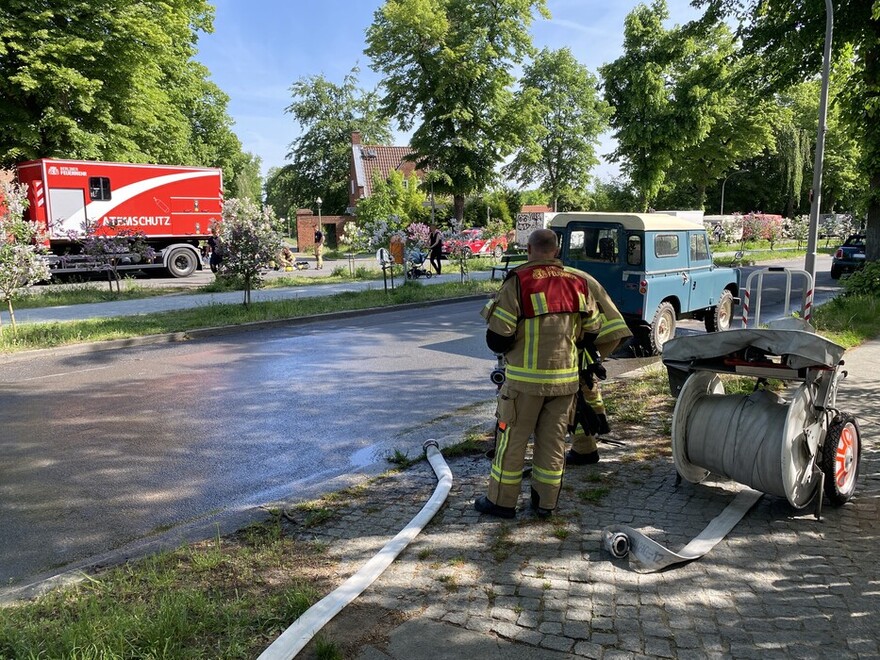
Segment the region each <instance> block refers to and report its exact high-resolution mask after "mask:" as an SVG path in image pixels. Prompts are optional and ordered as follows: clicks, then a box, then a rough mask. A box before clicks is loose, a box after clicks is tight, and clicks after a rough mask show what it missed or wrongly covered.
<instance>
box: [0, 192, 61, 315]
mask: <svg viewBox="0 0 880 660" xmlns="http://www.w3.org/2000/svg"><path fill="white" fill-rule="evenodd" d="M25 208H27V190H26V188H25V186H21V185H17V184H13V183H3V184H2V187H0V297H2V298H3V300H4V301H5V302H6V306H7V308H8V309H9V320H10V323H11V324H12V331H13V332H15V329H16V326H15V311H14V310H13V306H12V300H13V298H14V297H15V294H16V293H17V292H18V291H19V290H20V289H24V288H27V287H30V286H33V285H34V284H36V283H37V282H41V281H44V280H48V279H49V277H50V273H49V266H48V263H47V262H46V260H45V259H43V258H42V256H41V252H42V249H41V247H40V245H41V244H42V236H41V232H40V230H39V229H38V227H37V225H36V224H35V223H32V222H28V221H27V220H25V219H24V210H25ZM2 331H3V322H2V319H0V332H2Z"/></svg>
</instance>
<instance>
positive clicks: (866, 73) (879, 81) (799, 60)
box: [698, 0, 880, 261]
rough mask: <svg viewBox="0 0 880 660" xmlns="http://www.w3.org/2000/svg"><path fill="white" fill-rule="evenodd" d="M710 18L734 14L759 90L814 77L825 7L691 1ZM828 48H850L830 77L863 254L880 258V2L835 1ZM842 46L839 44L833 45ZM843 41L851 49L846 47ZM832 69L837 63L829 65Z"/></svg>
mask: <svg viewBox="0 0 880 660" xmlns="http://www.w3.org/2000/svg"><path fill="white" fill-rule="evenodd" d="M698 4H700V5H702V6H705V7H706V16H707V17H709V18H710V19H713V20H714V18H716V17H719V16H722V15H730V16H734V17H736V18H737V20H739V22H740V24H741V28H740V30H739V34H740V36H741V38H742V40H743V51H744V52H745V53H754V54H756V55H757V56H758V61H760V63H761V69H760V75H761V77H760V81H761V83H762V85H763V87H765V88H767V89H781V88H784V87H785V86H787V85H790V84H792V83H793V82H798V81H802V80H809V79H811V78H815V77H816V76H817V75H818V72H819V71H820V68H821V63H822V56H823V51H824V43H825V19H826V16H825V14H826V12H825V7H824V4H823V3H820V2H814V1H812V0H787V1H785V2H783V1H782V0H698ZM833 44H834V48H835V52H836V53H838V54H839V53H841V52H844V53H846V52H851V53H852V54H853V55H854V61H853V63H852V67H851V68H849V70H848V72H847V73H846V74H845V75H848V79H847V80H846V81H845V82H844V81H838V83H839V84H841V88H842V89H844V90H845V92H844V93H843V94H841V97H840V102H841V105H842V110H843V112H842V115H841V119H842V121H844V122H845V123H846V126H847V129H848V131H849V132H850V133H851V134H852V136H853V137H854V138H855V140H856V141H857V142H858V144H859V145H860V148H861V161H860V163H859V170H860V172H861V173H862V174H863V175H864V176H865V178H866V179H867V180H868V190H867V240H866V257H867V259H868V260H871V261H876V260H880V131H877V130H876V127H877V125H878V122H880V3H878V2H877V0H849V1H848V2H836V3H835V8H834V40H833ZM841 45H843V48H841ZM850 45H851V47H852V50H848V47H849V46H850ZM836 70H837V71H838V72H839V73H840V72H843V69H836Z"/></svg>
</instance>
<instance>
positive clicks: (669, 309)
mask: <svg viewBox="0 0 880 660" xmlns="http://www.w3.org/2000/svg"><path fill="white" fill-rule="evenodd" d="M674 336H675V308H674V307H673V306H672V304H671V303H668V302H662V303H660V304H659V305H658V306H657V311H656V312H655V313H654V320H653V321H651V332H650V337H651V350H652V351H654V354H655V355H659V354H660V353H662V352H663V344H665V343H666V342H667V341H669V340H670V339H672V338H673V337H674Z"/></svg>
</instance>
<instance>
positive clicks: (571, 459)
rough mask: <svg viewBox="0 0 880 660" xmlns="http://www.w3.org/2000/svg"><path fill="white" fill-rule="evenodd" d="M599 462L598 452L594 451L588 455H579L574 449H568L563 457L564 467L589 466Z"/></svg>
mask: <svg viewBox="0 0 880 660" xmlns="http://www.w3.org/2000/svg"><path fill="white" fill-rule="evenodd" d="M598 462H599V450H598V449H595V450H593V451H591V452H590V453H589V454H581V453H580V452H577V451H575V450H574V449H569V450H568V453H567V454H566V455H565V463H566V465H591V464H593V463H598Z"/></svg>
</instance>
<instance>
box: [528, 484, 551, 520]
mask: <svg viewBox="0 0 880 660" xmlns="http://www.w3.org/2000/svg"><path fill="white" fill-rule="evenodd" d="M532 511H534V512H535V515H537V516H538V518H549V517H550V516H552V515H553V509H544V508H543V507H541V496H540V495H538V491H536V490H535V489H534V488H532Z"/></svg>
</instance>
